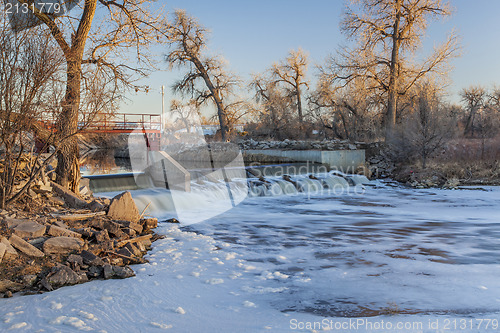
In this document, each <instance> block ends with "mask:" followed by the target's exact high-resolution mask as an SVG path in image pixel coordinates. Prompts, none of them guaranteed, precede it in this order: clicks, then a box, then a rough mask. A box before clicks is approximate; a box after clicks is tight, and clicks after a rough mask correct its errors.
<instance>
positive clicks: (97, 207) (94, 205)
mask: <svg viewBox="0 0 500 333" xmlns="http://www.w3.org/2000/svg"><path fill="white" fill-rule="evenodd" d="M87 209H90V210H91V211H92V212H100V211H103V210H105V209H106V207H104V205H103V204H101V203H100V202H99V201H97V200H94V201H92V202H91V203H89V204H88V206H87Z"/></svg>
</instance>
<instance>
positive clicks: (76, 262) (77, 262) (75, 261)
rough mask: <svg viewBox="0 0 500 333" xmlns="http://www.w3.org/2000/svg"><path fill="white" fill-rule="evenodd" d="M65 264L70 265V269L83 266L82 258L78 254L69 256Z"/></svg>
mask: <svg viewBox="0 0 500 333" xmlns="http://www.w3.org/2000/svg"><path fill="white" fill-rule="evenodd" d="M66 262H67V263H68V264H70V266H71V267H76V266H80V267H82V266H83V258H82V256H81V255H78V254H70V255H69V256H68V258H66Z"/></svg>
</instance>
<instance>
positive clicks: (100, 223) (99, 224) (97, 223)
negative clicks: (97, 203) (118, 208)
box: [89, 219, 127, 238]
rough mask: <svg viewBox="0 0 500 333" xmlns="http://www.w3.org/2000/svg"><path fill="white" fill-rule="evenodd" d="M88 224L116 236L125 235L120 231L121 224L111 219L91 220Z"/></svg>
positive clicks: (123, 236)
mask: <svg viewBox="0 0 500 333" xmlns="http://www.w3.org/2000/svg"><path fill="white" fill-rule="evenodd" d="M89 225H90V226H92V227H94V228H98V229H101V230H107V231H108V232H109V233H111V234H113V235H115V236H116V237H118V238H125V237H126V236H127V235H126V234H125V233H124V232H123V231H122V229H121V226H120V225H119V224H118V223H115V222H113V221H105V220H97V219H96V220H92V221H90V222H89Z"/></svg>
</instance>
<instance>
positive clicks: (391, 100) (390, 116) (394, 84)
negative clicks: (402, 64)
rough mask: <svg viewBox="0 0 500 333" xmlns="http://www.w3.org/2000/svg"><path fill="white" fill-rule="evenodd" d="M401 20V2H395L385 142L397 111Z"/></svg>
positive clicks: (391, 134)
mask: <svg viewBox="0 0 500 333" xmlns="http://www.w3.org/2000/svg"><path fill="white" fill-rule="evenodd" d="M400 20H401V0H396V17H395V20H394V26H393V33H392V54H391V66H390V73H389V87H388V95H389V96H388V100H387V115H386V120H385V121H386V123H385V140H386V141H389V140H390V139H391V138H392V136H393V134H394V128H395V126H396V109H397V97H398V96H397V94H398V76H399V73H398V71H399V68H398V67H399V47H400V45H401V41H400V36H399V23H400Z"/></svg>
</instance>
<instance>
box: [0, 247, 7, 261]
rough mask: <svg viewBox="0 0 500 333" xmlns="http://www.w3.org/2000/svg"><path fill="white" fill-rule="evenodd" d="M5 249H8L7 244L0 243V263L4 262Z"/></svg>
mask: <svg viewBox="0 0 500 333" xmlns="http://www.w3.org/2000/svg"><path fill="white" fill-rule="evenodd" d="M5 251H7V245H5V244H4V243H0V264H1V263H2V260H3V256H4V255H5Z"/></svg>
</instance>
